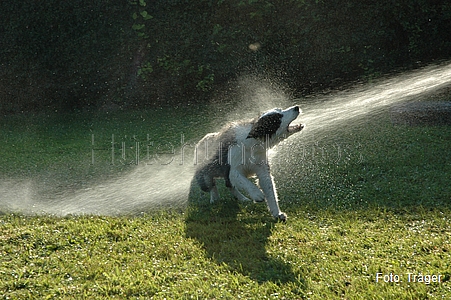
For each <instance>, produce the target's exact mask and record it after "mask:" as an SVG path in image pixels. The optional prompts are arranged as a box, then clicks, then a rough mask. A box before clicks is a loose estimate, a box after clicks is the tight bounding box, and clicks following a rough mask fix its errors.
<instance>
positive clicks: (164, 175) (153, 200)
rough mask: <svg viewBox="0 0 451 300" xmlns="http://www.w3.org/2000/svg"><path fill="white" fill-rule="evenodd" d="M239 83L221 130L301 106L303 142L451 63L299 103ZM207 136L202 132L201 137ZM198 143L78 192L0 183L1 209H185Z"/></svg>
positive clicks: (430, 82)
mask: <svg viewBox="0 0 451 300" xmlns="http://www.w3.org/2000/svg"><path fill="white" fill-rule="evenodd" d="M238 84H239V85H240V86H241V88H242V89H243V90H242V93H241V95H240V98H239V105H238V107H235V109H233V110H230V111H222V112H220V113H221V116H220V117H218V118H217V120H218V121H217V122H215V124H218V128H219V127H222V125H223V122H224V121H226V119H229V120H236V119H239V118H248V117H250V116H255V115H256V114H258V113H259V112H261V111H264V110H266V109H269V108H273V107H286V106H290V105H292V104H295V103H294V102H297V103H296V104H300V105H301V107H302V109H303V111H304V115H302V116H301V120H302V123H305V124H306V129H305V130H304V131H305V132H304V133H303V134H302V135H300V136H297V137H293V138H294V139H296V138H299V139H302V138H305V135H306V134H314V133H316V132H319V131H321V130H328V129H331V128H333V127H336V125H337V124H342V123H343V122H348V123H349V121H350V120H353V119H357V118H359V117H363V116H369V115H377V114H378V113H380V112H381V111H383V110H384V108H386V107H389V106H391V105H394V104H396V103H402V102H406V101H410V100H415V99H417V98H419V97H424V96H425V95H427V94H431V93H434V92H436V91H438V90H439V89H441V88H443V87H445V86H449V85H450V84H451V64H449V63H448V64H440V65H434V66H429V67H426V68H423V69H419V70H416V71H412V72H409V73H406V74H401V75H397V76H394V77H392V78H389V79H384V80H381V81H379V82H377V83H374V84H369V85H365V86H362V87H357V88H354V89H351V90H347V91H343V92H337V93H332V94H330V95H328V96H322V97H313V99H301V100H302V101H301V103H299V99H298V100H293V99H290V97H289V95H288V94H286V93H284V92H283V90H281V89H277V88H275V87H274V86H268V85H265V84H262V83H261V82H256V81H253V80H250V79H249V78H246V79H243V80H241V81H239V82H238ZM243 112H244V113H243ZM218 128H213V129H212V130H211V131H215V130H216V129H218ZM206 133H207V132H199V139H200V138H201V137H202V136H203V135H204V134H206ZM194 144H195V141H192V142H182V145H181V147H180V148H178V149H176V150H175V153H176V155H179V157H183V158H184V159H183V163H180V161H179V160H174V161H173V162H172V163H170V164H166V165H157V164H154V165H146V164H144V163H142V164H140V165H138V166H136V167H135V168H134V169H133V170H131V171H129V172H128V173H126V174H122V175H121V176H120V177H117V178H113V179H108V180H104V181H103V182H97V183H92V184H91V185H89V186H88V187H84V188H79V189H64V188H56V187H55V188H54V189H50V192H48V191H47V192H44V193H43V192H42V189H40V186H41V185H42V184H43V182H40V181H39V180H33V179H17V180H14V179H11V180H4V181H1V182H0V211H2V212H19V213H23V214H52V215H57V216H64V215H68V214H74V215H81V214H94V215H124V214H138V213H140V212H146V211H149V210H151V209H155V208H160V207H184V206H185V205H186V203H187V200H188V194H189V192H190V184H191V179H192V175H193V173H194V169H195V165H194V163H192V160H190V159H189V157H192V155H193V153H194ZM180 155H181V156H180ZM276 155H277V154H276ZM50 182H51V181H50ZM206 201H208V200H206Z"/></svg>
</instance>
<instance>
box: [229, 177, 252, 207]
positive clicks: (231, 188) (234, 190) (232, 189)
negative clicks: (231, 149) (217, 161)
mask: <svg viewBox="0 0 451 300" xmlns="http://www.w3.org/2000/svg"><path fill="white" fill-rule="evenodd" d="M225 185H226V187H227V188H228V189H229V191H230V193H231V194H232V195H233V197H235V198H236V199H238V200H240V201H242V202H245V201H251V200H250V199H249V198H248V197H246V196H244V195H243V194H241V192H240V191H239V190H237V188H236V187H234V186H233V185H232V183H231V182H230V178H229V174H227V176H226V178H225Z"/></svg>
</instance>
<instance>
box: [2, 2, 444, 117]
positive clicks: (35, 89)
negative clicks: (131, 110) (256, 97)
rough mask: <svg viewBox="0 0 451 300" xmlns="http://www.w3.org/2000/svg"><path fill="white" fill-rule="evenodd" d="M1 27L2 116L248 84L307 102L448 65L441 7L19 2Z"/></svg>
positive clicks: (145, 101) (172, 99)
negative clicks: (419, 68)
mask: <svg viewBox="0 0 451 300" xmlns="http://www.w3.org/2000/svg"><path fill="white" fill-rule="evenodd" d="M7 2H9V3H7ZM0 17H1V19H2V22H3V24H2V28H4V32H3V34H2V38H1V43H2V45H1V47H0V63H1V68H0V88H1V89H0V90H1V91H2V94H0V98H1V99H0V100H1V102H0V111H3V112H8V111H11V112H17V111H20V110H42V109H44V108H46V107H54V108H62V109H67V108H86V107H99V106H102V105H115V104H118V105H121V106H125V107H127V106H128V107H130V106H135V105H139V106H152V105H157V104H163V103H164V104H169V105H172V104H175V103H177V104H179V103H185V102H186V101H193V99H208V97H209V96H210V94H211V91H212V90H213V89H215V88H216V87H218V85H221V84H222V83H224V82H227V81H230V80H233V79H234V78H236V77H237V76H240V75H242V74H247V73H252V74H257V75H259V76H267V77H268V76H269V77H277V79H278V80H279V81H284V82H287V83H288V84H289V86H290V87H291V88H293V90H294V91H295V92H296V93H298V94H303V93H309V92H311V91H312V90H318V89H323V88H325V87H333V86H334V85H337V84H340V83H343V82H346V81H349V80H355V79H358V78H372V77H375V76H380V75H381V74H383V73H386V72H389V71H392V70H394V69H397V68H400V67H403V68H406V67H407V68H411V67H415V66H416V64H417V63H418V62H422V63H425V62H429V61H431V60H434V59H441V58H449V57H450V54H451V35H450V34H449V33H450V32H451V4H449V3H448V2H446V1H427V0H414V1H412V0H405V1H388V0H383V1H376V2H375V1H321V0H285V1H263V0H232V1H223V0H199V1H183V0H170V1H168V0H153V1H146V0H133V1H129V2H126V1H100V0H96V1H86V0H78V1H69V2H67V1H66V2H60V1H55V0H50V1H30V0H26V1H19V2H17V1H16V2H11V1H3V2H2V3H1V4H0ZM188 99H189V100H188Z"/></svg>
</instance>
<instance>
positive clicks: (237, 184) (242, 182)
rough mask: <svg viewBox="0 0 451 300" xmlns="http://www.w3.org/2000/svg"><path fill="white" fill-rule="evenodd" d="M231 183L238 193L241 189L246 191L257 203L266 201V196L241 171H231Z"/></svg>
mask: <svg viewBox="0 0 451 300" xmlns="http://www.w3.org/2000/svg"><path fill="white" fill-rule="evenodd" d="M230 182H231V184H232V186H233V188H234V189H235V190H237V191H238V189H240V190H244V191H246V193H248V194H249V196H250V197H251V199H252V200H254V201H255V202H263V201H265V195H264V194H263V193H262V191H261V190H260V189H259V188H258V187H257V186H256V185H255V184H253V183H252V182H251V181H250V180H249V179H247V178H246V176H244V175H243V174H241V173H240V172H239V171H237V170H231V171H230ZM240 194H241V193H240ZM241 195H242V194H241ZM243 197H244V196H243Z"/></svg>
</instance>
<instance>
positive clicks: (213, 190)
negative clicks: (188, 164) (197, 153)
mask: <svg viewBox="0 0 451 300" xmlns="http://www.w3.org/2000/svg"><path fill="white" fill-rule="evenodd" d="M195 177H196V181H197V184H199V186H200V188H201V190H202V191H204V192H210V203H213V202H215V201H217V200H219V192H218V188H217V187H216V181H215V179H214V178H213V176H211V175H210V174H209V173H208V172H206V171H205V170H199V171H197V172H196V174H195Z"/></svg>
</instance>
